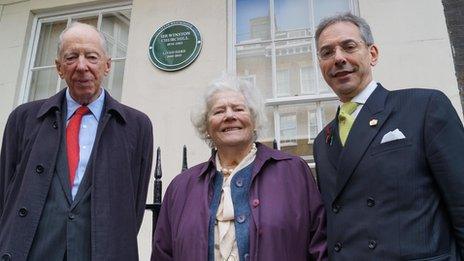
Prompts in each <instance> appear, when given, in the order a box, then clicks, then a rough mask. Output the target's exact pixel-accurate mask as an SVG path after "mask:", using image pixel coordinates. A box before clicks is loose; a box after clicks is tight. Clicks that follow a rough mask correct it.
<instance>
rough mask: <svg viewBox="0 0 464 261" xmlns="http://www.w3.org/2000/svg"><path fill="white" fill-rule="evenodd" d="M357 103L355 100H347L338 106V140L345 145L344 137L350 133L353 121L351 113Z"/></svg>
mask: <svg viewBox="0 0 464 261" xmlns="http://www.w3.org/2000/svg"><path fill="white" fill-rule="evenodd" d="M356 107H358V104H357V103H356V102H347V103H344V104H343V105H342V106H341V107H340V112H339V114H338V126H339V130H340V141H341V142H342V145H343V146H345V142H346V138H348V133H350V129H351V126H352V125H353V122H354V117H353V116H351V114H352V113H353V112H354V111H355V110H356Z"/></svg>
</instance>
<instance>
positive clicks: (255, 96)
mask: <svg viewBox="0 0 464 261" xmlns="http://www.w3.org/2000/svg"><path fill="white" fill-rule="evenodd" d="M191 119H192V123H193V125H194V127H195V128H196V131H197V132H198V134H199V136H200V138H202V139H203V140H204V141H205V142H206V143H207V144H208V145H209V146H210V147H211V148H215V149H216V150H217V153H218V156H219V159H220V162H221V165H222V171H223V173H224V174H226V173H231V172H232V171H233V170H234V168H235V167H236V166H237V165H238V164H239V163H240V162H241V160H242V159H243V158H244V157H245V156H246V155H247V154H248V153H249V152H250V151H251V149H252V148H253V145H254V141H256V140H257V138H258V132H259V130H260V129H261V127H262V124H263V122H264V119H265V115H264V106H263V99H262V96H261V94H260V93H259V91H258V90H257V88H255V87H253V86H251V84H250V83H249V82H248V81H244V80H240V79H237V78H236V77H235V76H231V75H226V74H225V75H223V76H222V77H221V78H219V79H217V80H214V81H213V82H212V83H211V84H210V85H209V87H208V88H207V90H206V92H205V94H204V96H203V100H202V102H201V106H199V108H198V110H197V111H196V112H193V113H192V117H191Z"/></svg>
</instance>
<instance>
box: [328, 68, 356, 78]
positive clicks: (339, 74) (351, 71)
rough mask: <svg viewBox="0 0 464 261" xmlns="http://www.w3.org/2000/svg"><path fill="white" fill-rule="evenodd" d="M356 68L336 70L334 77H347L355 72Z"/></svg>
mask: <svg viewBox="0 0 464 261" xmlns="http://www.w3.org/2000/svg"><path fill="white" fill-rule="evenodd" d="M353 72H354V70H350V71H336V72H334V73H332V77H334V78H338V77H345V76H347V75H349V74H351V73H353Z"/></svg>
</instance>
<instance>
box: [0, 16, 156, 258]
mask: <svg viewBox="0 0 464 261" xmlns="http://www.w3.org/2000/svg"><path fill="white" fill-rule="evenodd" d="M56 68H57V71H58V74H59V76H60V77H61V78H62V79H64V80H65V81H66V83H67V86H68V87H67V88H66V89H64V90H62V91H60V92H59V93H58V94H56V95H54V96H52V97H50V98H48V99H45V100H40V101H34V102H30V103H26V104H23V105H21V106H19V107H18V108H16V109H15V110H14V111H13V112H12V113H11V115H10V117H9V119H8V123H7V126H6V128H5V132H4V136H3V145H2V151H1V157H0V160H1V161H0V258H1V260H20V261H21V260H52V261H55V260H60V261H61V260H76V261H77V260H83V261H84V260H137V259H138V249H137V233H138V231H139V228H140V225H141V222H142V218H143V213H144V208H145V200H146V195H147V189H148V181H149V175H150V169H151V161H152V154H153V134H152V125H151V122H150V120H149V118H148V117H147V116H146V115H145V114H143V113H141V112H139V111H137V110H135V109H132V108H130V107H127V106H125V105H122V104H121V103H119V102H117V101H116V100H114V99H113V98H111V96H110V95H109V93H107V92H106V91H104V90H103V88H102V86H101V85H102V81H103V79H104V77H105V76H106V75H107V74H108V73H109V71H110V68H111V59H110V58H109V56H108V54H107V51H106V41H105V38H104V36H103V35H102V34H101V33H100V32H99V31H97V29H96V28H94V27H92V26H89V25H86V24H82V23H74V24H72V25H71V26H70V27H68V28H67V29H66V30H65V31H64V32H63V33H62V34H61V35H60V43H59V45H58V57H57V59H56Z"/></svg>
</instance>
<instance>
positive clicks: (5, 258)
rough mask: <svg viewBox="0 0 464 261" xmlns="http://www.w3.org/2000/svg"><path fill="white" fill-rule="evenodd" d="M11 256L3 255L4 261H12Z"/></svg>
mask: <svg viewBox="0 0 464 261" xmlns="http://www.w3.org/2000/svg"><path fill="white" fill-rule="evenodd" d="M10 260H11V255H10V254H9V253H5V254H3V255H2V261H10Z"/></svg>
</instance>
